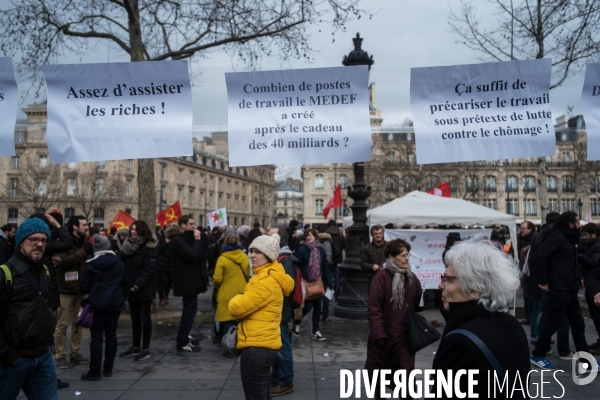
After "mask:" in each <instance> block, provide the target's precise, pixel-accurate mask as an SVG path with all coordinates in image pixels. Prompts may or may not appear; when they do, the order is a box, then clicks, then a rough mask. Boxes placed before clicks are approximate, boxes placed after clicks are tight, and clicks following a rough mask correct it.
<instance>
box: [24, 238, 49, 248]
mask: <svg viewBox="0 0 600 400" xmlns="http://www.w3.org/2000/svg"><path fill="white" fill-rule="evenodd" d="M27 240H28V241H29V243H30V244H38V243H40V242H41V243H42V246H45V245H46V243H48V239H46V238H36V237H28V238H27Z"/></svg>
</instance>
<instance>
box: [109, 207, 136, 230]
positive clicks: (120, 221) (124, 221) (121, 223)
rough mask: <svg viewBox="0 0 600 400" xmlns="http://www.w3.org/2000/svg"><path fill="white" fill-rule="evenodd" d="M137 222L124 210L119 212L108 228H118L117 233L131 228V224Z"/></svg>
mask: <svg viewBox="0 0 600 400" xmlns="http://www.w3.org/2000/svg"><path fill="white" fill-rule="evenodd" d="M134 222H135V218H133V217H132V216H131V215H129V214H127V213H126V212H125V211H123V210H119V211H117V215H115V217H114V218H113V220H112V222H111V223H110V225H109V226H108V229H110V228H112V227H115V228H117V232H118V231H120V230H121V229H123V228H129V226H130V225H131V224H133V223H134Z"/></svg>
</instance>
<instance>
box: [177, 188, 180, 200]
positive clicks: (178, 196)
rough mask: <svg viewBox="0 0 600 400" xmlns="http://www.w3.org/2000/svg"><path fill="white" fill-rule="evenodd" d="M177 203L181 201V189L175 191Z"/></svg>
mask: <svg viewBox="0 0 600 400" xmlns="http://www.w3.org/2000/svg"><path fill="white" fill-rule="evenodd" d="M177 201H181V189H177Z"/></svg>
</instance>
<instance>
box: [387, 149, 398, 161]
mask: <svg viewBox="0 0 600 400" xmlns="http://www.w3.org/2000/svg"><path fill="white" fill-rule="evenodd" d="M387 160H388V162H390V163H395V162H396V152H394V151H390V152H388V153H387Z"/></svg>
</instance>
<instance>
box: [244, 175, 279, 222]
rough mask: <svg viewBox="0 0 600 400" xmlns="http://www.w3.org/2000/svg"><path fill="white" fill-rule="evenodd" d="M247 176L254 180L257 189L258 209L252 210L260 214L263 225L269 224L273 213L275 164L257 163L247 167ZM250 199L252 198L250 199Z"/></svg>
mask: <svg viewBox="0 0 600 400" xmlns="http://www.w3.org/2000/svg"><path fill="white" fill-rule="evenodd" d="M248 176H250V177H251V178H252V179H254V180H255V187H256V191H257V197H256V199H257V200H258V209H257V210H254V211H255V212H256V214H258V215H260V217H261V219H262V221H261V223H262V224H263V225H265V226H266V225H269V224H271V218H272V217H273V215H274V214H275V208H274V207H273V199H274V196H275V166H274V165H258V166H254V167H248ZM250 201H252V199H251V200H250Z"/></svg>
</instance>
